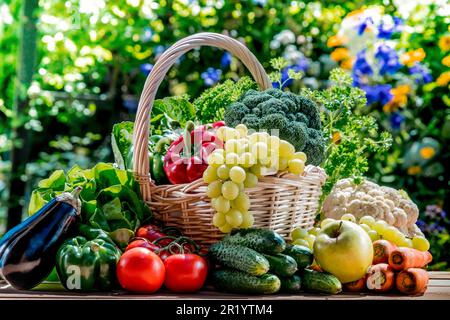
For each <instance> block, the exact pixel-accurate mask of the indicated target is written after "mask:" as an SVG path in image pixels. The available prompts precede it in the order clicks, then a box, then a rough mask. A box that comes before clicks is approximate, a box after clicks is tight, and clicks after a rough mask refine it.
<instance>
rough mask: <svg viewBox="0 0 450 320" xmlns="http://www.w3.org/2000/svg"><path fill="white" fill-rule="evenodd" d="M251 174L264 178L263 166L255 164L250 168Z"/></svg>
mask: <svg viewBox="0 0 450 320" xmlns="http://www.w3.org/2000/svg"><path fill="white" fill-rule="evenodd" d="M250 172H251V173H253V174H254V175H255V176H256V177H257V178H259V177H261V176H262V166H261V165H260V164H255V165H254V166H252V167H251V168H250Z"/></svg>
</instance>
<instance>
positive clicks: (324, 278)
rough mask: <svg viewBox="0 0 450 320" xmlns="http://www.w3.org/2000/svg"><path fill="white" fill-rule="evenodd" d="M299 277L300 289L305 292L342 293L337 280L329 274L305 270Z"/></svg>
mask: <svg viewBox="0 0 450 320" xmlns="http://www.w3.org/2000/svg"><path fill="white" fill-rule="evenodd" d="M301 277H302V287H303V289H304V290H305V291H306V292H314V293H324V294H337V293H339V292H341V291H342V285H341V283H340V282H339V280H338V278H336V277H335V276H333V275H332V274H330V273H326V272H318V271H315V270H309V269H305V270H303V272H302V274H301Z"/></svg>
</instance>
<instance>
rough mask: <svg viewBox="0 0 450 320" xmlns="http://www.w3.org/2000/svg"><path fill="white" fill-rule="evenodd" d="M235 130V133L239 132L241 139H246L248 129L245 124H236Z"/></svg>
mask: <svg viewBox="0 0 450 320" xmlns="http://www.w3.org/2000/svg"><path fill="white" fill-rule="evenodd" d="M235 129H236V130H237V132H239V135H240V136H241V137H242V138H243V137H246V136H247V134H248V129H247V126H246V125H245V124H242V123H240V124H238V125H237V126H236V128H235Z"/></svg>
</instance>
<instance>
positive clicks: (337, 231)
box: [334, 220, 342, 243]
mask: <svg viewBox="0 0 450 320" xmlns="http://www.w3.org/2000/svg"><path fill="white" fill-rule="evenodd" d="M341 227H342V220H341V222H340V223H339V228H338V229H337V230H336V233H335V234H334V237H335V239H336V243H337V241H338V236H339V234H340V232H341Z"/></svg>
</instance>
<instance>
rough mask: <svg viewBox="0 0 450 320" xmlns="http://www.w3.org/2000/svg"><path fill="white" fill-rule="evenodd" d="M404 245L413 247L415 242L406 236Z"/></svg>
mask: <svg viewBox="0 0 450 320" xmlns="http://www.w3.org/2000/svg"><path fill="white" fill-rule="evenodd" d="M403 247H408V248H412V247H413V242H412V240H411V239H409V238H405V241H404V243H403Z"/></svg>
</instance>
